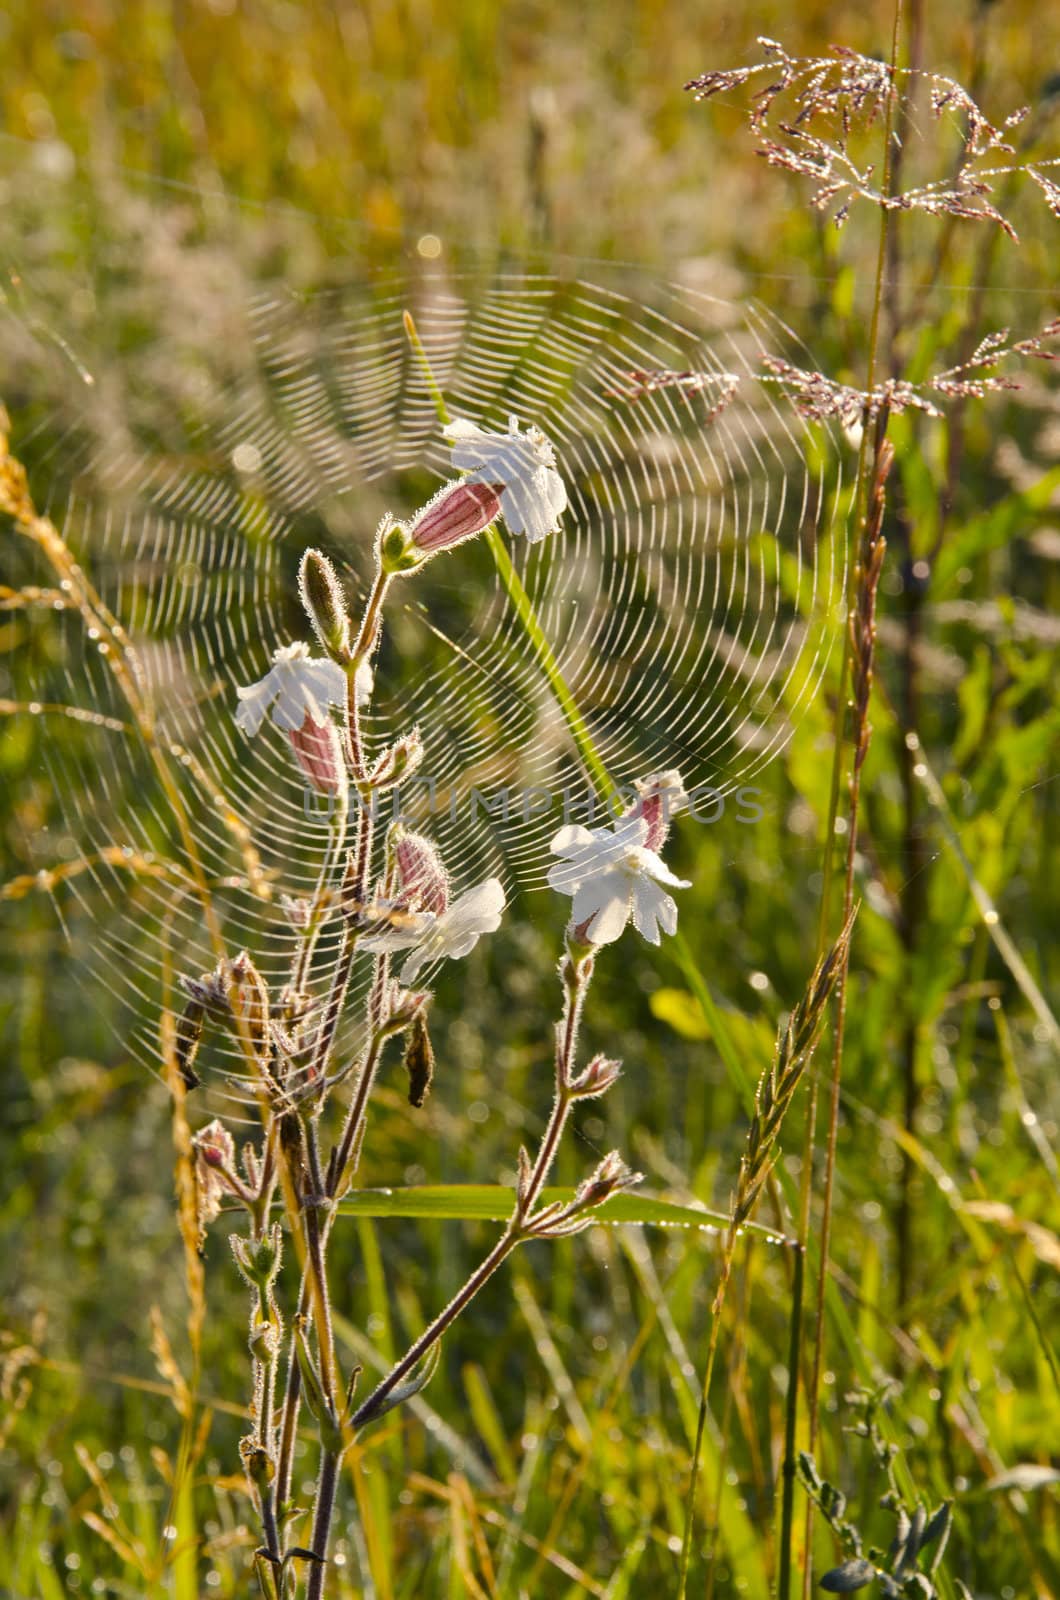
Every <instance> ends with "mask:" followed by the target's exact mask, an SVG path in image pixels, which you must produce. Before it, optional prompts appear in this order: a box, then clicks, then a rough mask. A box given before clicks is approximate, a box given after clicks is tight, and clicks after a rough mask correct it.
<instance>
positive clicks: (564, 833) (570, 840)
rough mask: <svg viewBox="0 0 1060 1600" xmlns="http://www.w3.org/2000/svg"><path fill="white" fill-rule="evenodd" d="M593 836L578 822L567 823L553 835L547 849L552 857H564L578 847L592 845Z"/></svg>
mask: <svg viewBox="0 0 1060 1600" xmlns="http://www.w3.org/2000/svg"><path fill="white" fill-rule="evenodd" d="M592 842H593V836H592V834H591V833H590V832H589V830H588V828H584V827H583V826H582V824H581V823H580V822H568V823H567V824H566V825H565V826H564V827H562V828H561V829H560V830H559V832H558V833H557V834H555V835H553V839H552V843H551V844H550V845H549V849H550V850H551V851H552V854H553V855H554V856H566V855H569V854H570V853H571V851H572V850H573V849H575V848H577V846H578V845H583V844H592Z"/></svg>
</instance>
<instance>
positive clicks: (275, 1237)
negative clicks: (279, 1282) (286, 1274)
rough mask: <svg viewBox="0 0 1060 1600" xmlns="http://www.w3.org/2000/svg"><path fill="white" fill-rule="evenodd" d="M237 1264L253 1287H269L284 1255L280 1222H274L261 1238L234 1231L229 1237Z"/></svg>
mask: <svg viewBox="0 0 1060 1600" xmlns="http://www.w3.org/2000/svg"><path fill="white" fill-rule="evenodd" d="M228 1242H229V1244H230V1245H231V1246H232V1254H233V1255H234V1256H235V1258H236V1266H237V1267H238V1268H239V1270H240V1273H241V1274H242V1276H243V1277H244V1278H245V1279H246V1280H247V1283H248V1284H249V1285H250V1286H251V1288H253V1289H261V1290H262V1291H263V1292H264V1291H265V1290H266V1289H268V1287H269V1285H270V1284H271V1283H272V1281H273V1280H274V1278H275V1277H276V1274H277V1273H278V1272H279V1270H280V1261H281V1259H282V1256H283V1235H282V1232H281V1229H280V1224H279V1223H278V1222H274V1223H273V1225H272V1227H271V1228H270V1229H269V1230H268V1232H267V1233H265V1234H263V1235H262V1237H261V1238H260V1239H244V1238H243V1237H242V1236H241V1235H240V1234H238V1233H233V1234H232V1236H231V1237H230V1239H229V1241H228Z"/></svg>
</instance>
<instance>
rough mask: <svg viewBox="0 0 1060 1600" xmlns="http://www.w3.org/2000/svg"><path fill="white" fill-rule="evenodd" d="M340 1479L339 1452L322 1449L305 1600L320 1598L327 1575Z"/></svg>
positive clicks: (317, 1599)
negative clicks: (312, 1559)
mask: <svg viewBox="0 0 1060 1600" xmlns="http://www.w3.org/2000/svg"><path fill="white" fill-rule="evenodd" d="M338 1481H339V1455H338V1452H337V1451H335V1450H323V1451H321V1455H320V1473H319V1477H318V1479H317V1498H316V1506H315V1508H314V1511H313V1544H312V1549H313V1553H314V1555H315V1557H316V1559H315V1560H314V1561H313V1563H312V1565H311V1567H310V1569H309V1582H308V1584H307V1585H306V1600H321V1596H322V1595H323V1593H324V1579H325V1577H326V1575H327V1549H328V1544H329V1542H330V1539H331V1517H332V1513H333V1511H334V1509H335V1490H336V1488H337V1487H338Z"/></svg>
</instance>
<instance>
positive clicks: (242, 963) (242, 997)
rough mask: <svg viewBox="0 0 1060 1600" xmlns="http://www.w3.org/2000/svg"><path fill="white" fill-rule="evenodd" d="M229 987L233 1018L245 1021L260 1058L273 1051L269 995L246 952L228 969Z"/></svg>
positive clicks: (242, 952) (241, 953) (262, 979)
mask: <svg viewBox="0 0 1060 1600" xmlns="http://www.w3.org/2000/svg"><path fill="white" fill-rule="evenodd" d="M227 977H228V981H227V983H226V985H225V988H226V992H227V995H228V1004H229V1006H230V1007H231V1009H232V1015H233V1016H234V1017H236V1018H237V1020H238V1021H241V1022H242V1023H243V1025H244V1026H245V1028H246V1030H247V1033H248V1034H249V1036H250V1042H251V1044H252V1045H253V1047H254V1050H255V1051H256V1053H257V1054H258V1055H264V1054H265V1053H266V1052H267V1051H268V1048H269V1043H270V1035H269V991H268V989H267V987H266V984H265V979H264V978H263V977H262V976H261V973H260V972H259V971H258V969H257V967H256V966H255V965H254V963H253V961H251V959H250V957H249V956H248V955H247V953H246V951H245V950H243V951H241V952H240V954H239V955H237V956H236V958H235V960H234V961H233V962H232V964H231V966H230V967H229V969H228V975H227Z"/></svg>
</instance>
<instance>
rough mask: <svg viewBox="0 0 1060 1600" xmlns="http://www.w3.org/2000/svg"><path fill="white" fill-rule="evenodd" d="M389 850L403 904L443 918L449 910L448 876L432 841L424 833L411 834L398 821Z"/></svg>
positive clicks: (391, 835)
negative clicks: (444, 913)
mask: <svg viewBox="0 0 1060 1600" xmlns="http://www.w3.org/2000/svg"><path fill="white" fill-rule="evenodd" d="M387 847H388V853H389V855H390V859H391V861H392V862H393V864H394V866H395V868H396V869H397V875H398V879H399V886H400V887H399V895H400V900H401V902H402V904H403V905H406V906H408V907H409V908H410V909H411V910H414V911H430V912H433V914H434V915H435V916H436V917H440V916H441V915H442V913H443V912H444V911H447V910H448V908H449V875H448V873H447V872H446V870H445V867H444V866H443V865H442V858H441V856H440V855H439V854H438V851H437V850H436V849H435V847H434V845H433V844H432V843H431V841H430V840H429V839H425V838H424V836H423V834H421V833H409V832H408V831H407V829H406V828H405V827H404V826H403V824H402V823H400V822H395V823H394V824H393V826H392V827H391V829H390V833H389V835H388V838H387Z"/></svg>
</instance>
